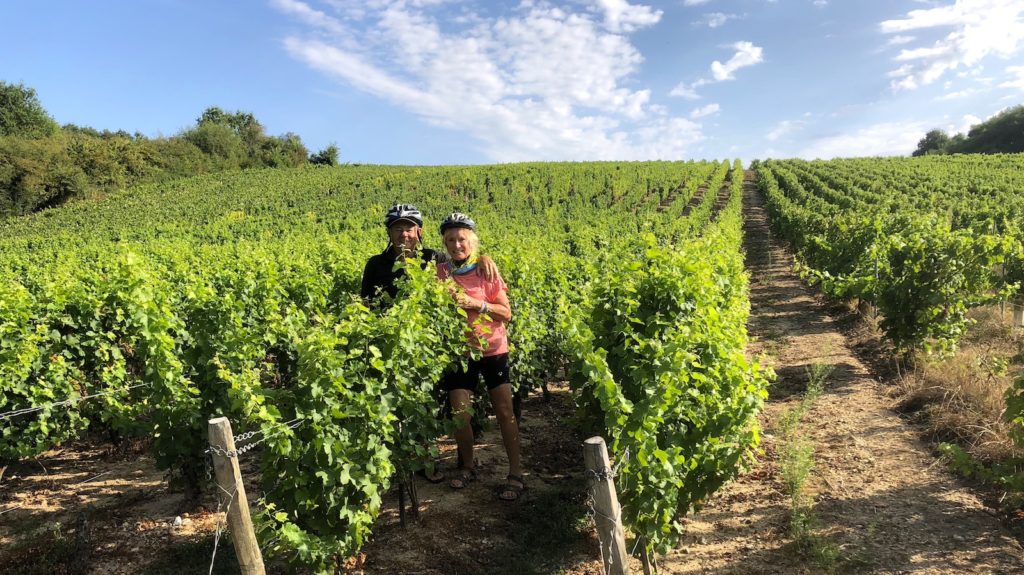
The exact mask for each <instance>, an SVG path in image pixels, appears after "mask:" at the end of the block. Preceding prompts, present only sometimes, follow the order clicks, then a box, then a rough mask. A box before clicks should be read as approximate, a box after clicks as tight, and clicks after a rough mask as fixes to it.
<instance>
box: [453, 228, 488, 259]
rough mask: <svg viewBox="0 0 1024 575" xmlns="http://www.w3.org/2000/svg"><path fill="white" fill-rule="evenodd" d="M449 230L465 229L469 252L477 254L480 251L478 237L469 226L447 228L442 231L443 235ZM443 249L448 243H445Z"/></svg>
mask: <svg viewBox="0 0 1024 575" xmlns="http://www.w3.org/2000/svg"><path fill="white" fill-rule="evenodd" d="M451 230H466V236H467V237H468V238H469V251H470V253H471V254H477V253H478V252H479V251H480V237H479V236H477V235H476V232H475V231H473V230H471V229H469V228H449V229H448V230H446V231H445V232H444V234H445V236H447V235H448V232H449V231H451ZM444 247H445V249H446V250H447V249H448V244H447V243H446V244H445V246H444Z"/></svg>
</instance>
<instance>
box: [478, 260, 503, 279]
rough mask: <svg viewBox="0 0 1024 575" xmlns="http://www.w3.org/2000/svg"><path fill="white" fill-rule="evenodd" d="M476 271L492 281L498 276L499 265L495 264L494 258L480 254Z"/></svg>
mask: <svg viewBox="0 0 1024 575" xmlns="http://www.w3.org/2000/svg"><path fill="white" fill-rule="evenodd" d="M476 273H478V274H480V275H482V276H483V277H484V279H486V280H487V281H489V282H492V281H494V278H496V277H498V266H496V265H494V260H492V259H491V258H490V256H480V258H479V259H477V260H476Z"/></svg>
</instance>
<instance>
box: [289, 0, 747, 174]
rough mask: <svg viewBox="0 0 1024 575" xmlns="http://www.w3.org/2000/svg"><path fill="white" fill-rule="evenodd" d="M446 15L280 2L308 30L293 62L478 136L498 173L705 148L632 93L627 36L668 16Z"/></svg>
mask: <svg viewBox="0 0 1024 575" xmlns="http://www.w3.org/2000/svg"><path fill="white" fill-rule="evenodd" d="M439 3H443V0H419V1H414V0H409V1H398V0H396V1H387V0H374V1H372V2H365V3H355V2H346V1H344V0H332V2H331V7H332V8H333V10H334V15H333V16H332V15H329V14H327V12H326V9H319V8H316V7H313V6H312V5H310V4H308V3H306V2H301V1H299V0H273V4H274V5H275V6H276V7H278V8H279V9H280V10H281V11H283V12H285V13H287V14H289V15H292V16H294V17H296V18H297V19H298V20H299V21H301V22H303V23H305V24H306V25H308V26H309V30H308V32H307V33H305V34H302V35H294V36H291V37H289V38H287V39H286V40H285V41H284V46H285V48H286V50H287V51H288V52H289V53H290V54H291V55H292V56H293V57H295V58H296V59H298V60H300V61H302V62H304V63H306V64H307V65H309V66H310V67H312V68H314V69H316V70H318V71H320V72H322V73H324V74H326V75H329V76H331V77H334V78H337V79H338V80H340V81H342V82H344V83H346V84H348V85H351V86H353V87H355V88H357V89H359V90H362V91H365V92H368V93H370V94H373V95H375V96H377V97H379V98H381V99H384V100H386V101H388V102H391V103H392V104H394V105H396V106H398V107H400V108H403V109H405V110H408V111H410V112H412V113H414V114H416V115H417V116H419V117H421V118H423V119H424V120H425V121H427V122H428V123H430V124H433V125H436V126H442V127H446V128H451V129H455V130H460V131H463V132H465V133H467V134H469V135H471V136H472V137H473V138H474V139H475V140H476V141H477V142H479V144H480V147H481V149H482V151H483V153H484V154H486V156H487V157H489V158H490V159H491V160H494V161H519V160H536V159H546V160H571V159H580V160H582V159H589V160H598V159H662V158H664V159H678V158H683V157H686V156H687V155H688V153H687V152H688V151H689V150H690V149H691V148H692V146H693V145H694V144H696V143H697V142H699V141H701V140H702V139H703V134H702V132H701V126H700V125H699V124H697V123H695V122H693V121H692V120H691V119H689V118H685V117H672V116H670V115H669V114H667V113H666V111H665V109H664V108H662V107H660V106H656V105H653V104H652V103H651V92H650V90H648V89H637V88H634V87H631V84H632V80H633V76H634V75H635V74H636V72H637V70H638V68H639V66H640V64H641V63H642V61H643V57H642V56H641V54H640V52H639V51H638V50H637V49H636V48H635V47H634V46H633V45H632V44H631V43H630V41H629V39H628V36H627V34H628V33H629V32H632V31H635V30H638V29H640V28H644V27H648V26H652V25H654V24H656V23H657V22H658V21H659V20H660V18H661V15H662V13H661V11H657V10H653V9H651V8H650V7H648V6H642V5H636V4H630V3H629V2H627V1H625V0H595V1H593V2H590V3H589V4H587V5H585V6H581V5H579V4H575V5H568V6H566V7H556V6H553V5H549V4H546V3H539V2H538V3H532V2H524V3H523V4H521V5H520V6H519V8H517V9H516V10H515V11H512V12H510V13H506V14H503V15H501V16H492V15H490V13H488V12H486V11H485V10H484V9H481V10H479V11H475V10H473V7H472V6H471V5H460V8H461V9H462V13H461V16H460V17H459V18H458V19H452V18H451V17H448V18H442V15H441V14H440V12H439V11H438V9H437V6H436V5H437V4H439ZM576 7H579V10H577V11H572V10H573V8H576ZM449 16H450V14H449ZM350 20H358V22H359V25H358V26H347V25H346V22H347V21H350ZM340 30H343V33H340V32H339V31H340ZM726 65H727V66H728V65H729V63H727V64H726Z"/></svg>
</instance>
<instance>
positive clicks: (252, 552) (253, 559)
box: [209, 417, 266, 575]
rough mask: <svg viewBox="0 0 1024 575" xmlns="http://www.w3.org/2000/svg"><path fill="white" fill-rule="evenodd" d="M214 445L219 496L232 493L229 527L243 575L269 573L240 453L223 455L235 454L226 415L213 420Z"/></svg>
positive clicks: (211, 421)
mask: <svg viewBox="0 0 1024 575" xmlns="http://www.w3.org/2000/svg"><path fill="white" fill-rule="evenodd" d="M209 433H210V447H214V448H218V450H216V451H214V453H213V469H214V471H215V472H216V474H217V486H218V490H217V491H218V493H217V496H218V497H221V496H224V495H227V494H228V493H232V494H233V496H232V498H231V500H229V501H228V503H227V516H228V528H229V529H231V542H232V543H234V545H235V555H237V556H238V566H239V568H240V569H241V572H242V575H265V574H266V570H265V569H264V567H263V554H262V553H261V552H260V547H259V545H258V544H257V543H256V532H255V531H254V530H253V527H252V518H251V517H250V516H249V500H248V499H247V498H246V496H245V487H244V486H243V485H242V472H241V470H239V468H238V456H237V455H231V456H228V455H221V454H220V453H218V451H220V452H227V453H234V451H235V438H234V436H232V435H231V422H230V421H228V419H227V418H226V417H217V418H215V419H211V420H210V421H209Z"/></svg>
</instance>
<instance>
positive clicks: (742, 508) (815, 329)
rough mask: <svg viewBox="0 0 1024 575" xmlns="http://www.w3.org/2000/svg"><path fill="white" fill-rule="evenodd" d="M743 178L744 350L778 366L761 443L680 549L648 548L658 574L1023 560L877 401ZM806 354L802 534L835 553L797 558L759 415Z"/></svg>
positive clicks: (781, 403) (894, 568)
mask: <svg viewBox="0 0 1024 575" xmlns="http://www.w3.org/2000/svg"><path fill="white" fill-rule="evenodd" d="M750 177H751V175H750V174H749V173H748V180H747V181H746V182H745V184H744V210H745V214H746V223H745V234H746V240H745V241H746V246H745V247H746V250H747V265H748V270H749V272H750V275H751V307H752V311H751V316H750V321H749V325H748V327H749V331H750V335H751V339H752V341H753V342H754V343H752V345H751V349H750V352H751V354H757V353H761V352H764V353H765V354H766V355H767V356H769V358H770V360H771V363H772V364H773V366H774V368H775V370H776V372H777V373H778V381H777V382H776V383H775V384H774V386H773V388H772V390H771V393H770V398H769V401H768V403H767V405H766V408H765V411H764V413H763V414H762V418H761V420H762V425H763V432H764V441H763V448H764V452H765V453H764V455H763V456H762V457H760V458H759V462H758V463H757V465H756V466H755V467H754V468H753V469H751V470H750V471H749V472H748V473H746V474H744V475H743V476H742V477H741V478H740V479H739V480H737V481H735V482H733V483H732V484H730V485H729V486H727V487H726V488H725V489H724V490H723V491H722V492H720V493H719V494H718V495H716V496H715V497H714V498H713V500H712V501H710V502H709V505H708V506H707V507H706V508H705V509H704V510H703V511H702V512H701V513H699V514H697V515H696V516H695V517H693V518H692V519H690V520H688V531H689V534H688V536H687V540H686V543H685V546H684V547H683V548H682V549H680V550H678V551H675V552H673V553H671V554H670V555H669V556H668V557H666V558H663V559H662V561H661V567H662V569H663V572H665V573H722V574H724V573H817V572H825V571H827V570H834V571H837V572H841V573H862V572H866V573H1020V572H1022V571H1024V553H1022V551H1021V547H1020V545H1019V544H1018V543H1017V541H1016V540H1015V539H1013V538H1012V537H1011V536H1010V535H1009V534H1008V533H1007V532H1006V531H1005V530H1004V529H1003V528H1002V527H1001V526H1000V523H999V521H998V519H996V518H995V517H994V516H993V515H992V514H991V513H990V512H989V511H988V510H987V509H986V508H985V506H984V505H983V504H982V502H981V501H980V500H979V498H978V497H977V496H976V495H974V494H973V493H972V492H971V491H969V490H968V489H967V488H966V487H965V486H963V485H961V484H960V483H959V482H958V481H957V480H956V479H955V478H954V477H952V476H951V475H950V474H949V473H947V472H946V471H945V470H944V469H943V468H942V466H941V464H937V463H936V461H935V458H934V457H933V456H932V455H930V453H929V448H928V447H927V446H926V445H924V444H923V443H922V442H921V441H920V439H919V436H918V432H917V431H916V430H915V429H914V428H913V427H911V426H909V425H908V424H907V423H905V422H904V421H903V420H901V419H900V418H899V417H898V416H897V415H896V414H895V413H893V412H892V411H891V410H890V407H891V405H890V404H891V401H890V400H888V399H887V398H886V397H885V394H884V393H883V389H882V388H883V385H884V384H882V383H879V382H877V381H875V380H874V379H872V377H871V375H870V374H869V373H868V370H867V369H866V368H865V366H864V365H863V364H862V363H861V361H860V360H858V359H857V357H856V356H855V355H854V354H853V353H852V352H851V351H850V349H849V348H848V345H847V342H846V340H845V338H844V336H843V335H842V334H841V333H840V331H839V329H838V327H837V326H836V324H835V322H834V321H833V320H832V318H830V317H829V315H828V314H827V313H826V311H825V307H824V305H823V304H821V303H820V302H819V301H818V299H816V297H815V295H814V293H813V291H812V290H811V289H809V288H807V287H806V286H805V285H804V283H803V282H802V281H801V280H800V279H799V278H798V277H797V276H796V275H795V274H794V273H793V272H792V271H791V270H792V259H791V257H790V256H789V255H788V254H787V253H786V252H785V251H784V250H783V249H782V248H781V247H780V245H779V244H778V242H776V241H775V239H774V238H772V237H771V235H770V233H769V229H768V220H767V214H766V212H765V209H764V206H763V199H762V198H761V195H760V194H759V193H758V192H757V191H756V187H755V186H754V185H753V182H752V181H750ZM813 363H825V364H831V365H832V366H834V371H833V372H832V374H831V376H830V377H829V378H828V380H827V381H826V383H825V389H824V393H823V394H822V395H821V397H820V398H818V400H817V401H816V402H815V403H814V404H813V407H812V409H811V411H810V412H809V413H808V416H807V417H806V418H805V420H804V424H803V425H804V427H805V429H806V432H807V434H808V435H809V437H811V438H812V440H813V442H814V446H815V455H814V459H815V468H814V471H813V473H812V476H811V479H810V480H809V484H808V489H809V490H810V492H811V494H812V496H813V501H814V511H813V513H814V516H815V518H816V526H817V528H816V530H815V531H816V534H817V535H819V536H820V537H821V540H822V541H825V542H827V543H829V544H831V545H834V546H835V548H837V549H838V551H839V557H838V558H837V559H835V560H833V561H829V562H822V561H820V560H817V561H816V560H815V559H814V558H812V557H805V556H803V555H801V554H800V553H799V550H798V549H797V548H796V546H795V544H794V543H793V542H792V538H791V537H790V535H789V510H790V509H791V505H790V502H789V498H788V496H787V495H786V492H785V490H784V486H783V483H782V478H781V476H780V473H779V456H778V453H777V448H778V438H776V437H775V436H773V430H774V429H773V422H774V421H775V420H776V418H777V417H778V415H779V414H780V413H781V412H782V411H783V410H785V409H786V408H787V407H789V406H792V405H795V404H796V403H797V402H798V401H799V398H800V396H801V394H802V393H803V391H804V389H805V387H806V384H807V379H808V377H807V375H806V373H807V372H806V369H807V367H808V366H810V365H811V364H813Z"/></svg>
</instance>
